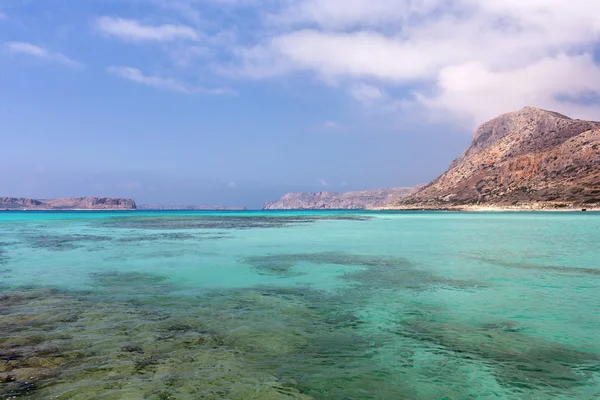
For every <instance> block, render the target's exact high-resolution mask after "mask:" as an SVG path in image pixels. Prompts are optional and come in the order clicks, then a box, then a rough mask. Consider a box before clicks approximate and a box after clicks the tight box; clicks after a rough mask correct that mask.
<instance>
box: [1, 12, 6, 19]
mask: <svg viewBox="0 0 600 400" xmlns="http://www.w3.org/2000/svg"><path fill="white" fill-rule="evenodd" d="M3 19H6V14H4V13H3V12H2V11H0V21H1V20H3Z"/></svg>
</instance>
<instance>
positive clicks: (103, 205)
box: [0, 197, 136, 210]
mask: <svg viewBox="0 0 600 400" xmlns="http://www.w3.org/2000/svg"><path fill="white" fill-rule="evenodd" d="M135 209H136V204H135V201H133V200H132V199H121V198H111V197H74V198H62V199H48V200H38V199H27V198H22V197H0V210H135Z"/></svg>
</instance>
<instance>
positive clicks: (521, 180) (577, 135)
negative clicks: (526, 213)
mask: <svg viewBox="0 0 600 400" xmlns="http://www.w3.org/2000/svg"><path fill="white" fill-rule="evenodd" d="M381 208H384V209H450V210H453V209H455V210H471V209H472V210H478V209H482V210H487V209H507V210H510V209H514V210H523V209H525V210H526V209H533V210H545V209H550V210H557V209H599V208H600V122H593V121H582V120H576V119H571V118H569V117H567V116H565V115H561V114H558V113H556V112H552V111H545V110H540V109H537V108H533V107H526V108H524V109H522V110H519V111H515V112H511V113H508V114H504V115H501V116H500V117H498V118H495V119H493V120H491V121H489V122H486V123H484V124H483V125H481V126H480V127H479V128H478V129H477V130H476V132H475V136H474V138H473V142H472V144H471V146H470V147H469V148H468V149H467V150H465V152H464V153H463V154H462V155H461V156H460V157H459V158H458V159H456V160H455V161H454V162H452V164H451V165H450V168H449V169H448V171H446V172H445V173H444V174H442V175H441V176H439V177H438V178H437V179H435V180H434V181H433V182H431V183H429V184H428V185H426V186H425V187H423V188H422V189H421V190H420V191H418V192H417V193H414V194H412V195H410V196H408V197H405V198H403V199H400V200H395V201H392V202H390V203H389V204H388V205H387V206H385V207H381Z"/></svg>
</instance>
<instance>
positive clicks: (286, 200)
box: [264, 186, 420, 210]
mask: <svg viewBox="0 0 600 400" xmlns="http://www.w3.org/2000/svg"><path fill="white" fill-rule="evenodd" d="M419 187H420V186H419ZM419 187H413V188H393V189H374V190H366V191H361V192H347V193H333V192H315V193H288V194H286V195H284V196H283V197H282V198H281V199H279V200H278V201H273V202H268V203H265V205H264V209H265V210H325V209H329V210H361V209H366V208H374V207H380V206H382V205H385V204H389V203H390V202H392V201H395V200H399V199H401V198H403V197H405V196H408V195H409V194H411V193H414V192H416V191H417V190H418V188H419Z"/></svg>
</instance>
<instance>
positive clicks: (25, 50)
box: [6, 42, 83, 69]
mask: <svg viewBox="0 0 600 400" xmlns="http://www.w3.org/2000/svg"><path fill="white" fill-rule="evenodd" d="M6 48H7V49H8V51H9V52H10V53H11V54H24V55H28V56H32V57H36V58H40V59H44V60H48V61H52V62H56V63H59V64H62V65H65V66H67V67H69V68H73V69H81V68H83V64H82V63H80V62H78V61H75V60H73V59H71V58H69V57H67V56H65V55H64V54H61V53H56V52H52V51H49V50H47V49H44V48H42V47H39V46H36V45H33V44H31V43H25V42H9V43H6Z"/></svg>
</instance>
